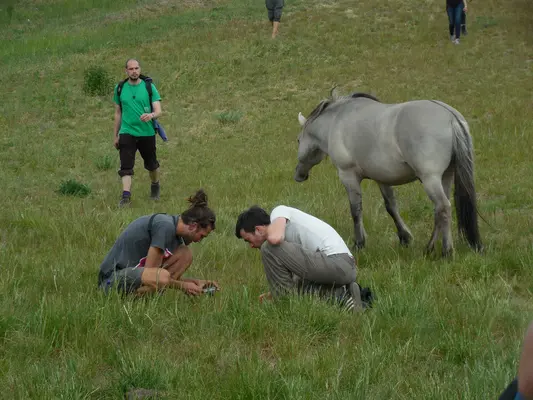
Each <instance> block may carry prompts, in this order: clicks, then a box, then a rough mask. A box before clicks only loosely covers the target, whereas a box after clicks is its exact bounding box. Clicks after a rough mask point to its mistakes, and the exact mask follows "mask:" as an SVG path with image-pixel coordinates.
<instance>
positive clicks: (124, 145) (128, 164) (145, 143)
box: [118, 133, 159, 176]
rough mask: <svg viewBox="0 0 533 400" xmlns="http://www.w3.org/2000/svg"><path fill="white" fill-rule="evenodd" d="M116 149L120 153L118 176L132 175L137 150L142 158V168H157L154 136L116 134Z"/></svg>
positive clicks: (150, 169) (149, 169)
mask: <svg viewBox="0 0 533 400" xmlns="http://www.w3.org/2000/svg"><path fill="white" fill-rule="evenodd" d="M118 150H119V153H120V170H119V171H118V174H119V175H120V176H126V175H133V167H134V165H135V153H136V152H137V150H139V153H141V157H142V158H143V160H144V168H145V169H147V170H148V171H154V170H156V169H158V168H159V162H158V161H157V155H156V149H155V135H154V136H132V135H129V134H126V133H121V134H120V135H118Z"/></svg>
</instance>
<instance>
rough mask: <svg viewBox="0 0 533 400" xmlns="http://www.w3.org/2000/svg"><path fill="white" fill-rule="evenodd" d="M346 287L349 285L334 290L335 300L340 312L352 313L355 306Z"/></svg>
mask: <svg viewBox="0 0 533 400" xmlns="http://www.w3.org/2000/svg"><path fill="white" fill-rule="evenodd" d="M348 286H349V285H344V286H341V287H339V288H337V289H336V290H335V300H336V302H337V304H338V306H339V307H340V308H341V310H343V311H348V312H354V311H355V309H356V305H355V302H354V298H353V296H352V294H351V292H350V290H349V288H348Z"/></svg>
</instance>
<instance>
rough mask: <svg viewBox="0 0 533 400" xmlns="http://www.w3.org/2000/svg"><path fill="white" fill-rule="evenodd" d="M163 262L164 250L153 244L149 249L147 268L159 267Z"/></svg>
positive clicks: (145, 265)
mask: <svg viewBox="0 0 533 400" xmlns="http://www.w3.org/2000/svg"><path fill="white" fill-rule="evenodd" d="M162 263H163V250H161V249H160V248H158V247H154V246H151V247H150V248H149V249H148V255H147V256H146V263H145V264H144V267H145V268H159V267H160V266H161V264H162Z"/></svg>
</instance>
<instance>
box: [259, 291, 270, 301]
mask: <svg viewBox="0 0 533 400" xmlns="http://www.w3.org/2000/svg"><path fill="white" fill-rule="evenodd" d="M267 300H268V301H270V300H272V293H270V292H266V293H263V294H262V295H260V296H259V302H260V303H263V302H265V301H267Z"/></svg>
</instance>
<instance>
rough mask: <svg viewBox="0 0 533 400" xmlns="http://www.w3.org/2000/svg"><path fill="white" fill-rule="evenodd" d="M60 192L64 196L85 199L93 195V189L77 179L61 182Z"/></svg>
mask: <svg viewBox="0 0 533 400" xmlns="http://www.w3.org/2000/svg"><path fill="white" fill-rule="evenodd" d="M58 191H59V193H61V194H64V195H69V196H78V197H85V196H87V195H89V193H91V188H90V187H89V186H87V185H85V184H83V183H80V182H78V181H76V180H75V179H69V180H66V181H63V182H61V185H59V190H58Z"/></svg>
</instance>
